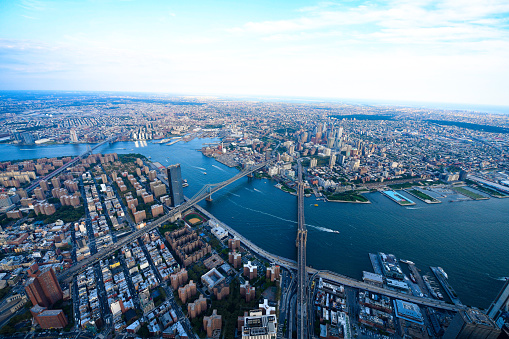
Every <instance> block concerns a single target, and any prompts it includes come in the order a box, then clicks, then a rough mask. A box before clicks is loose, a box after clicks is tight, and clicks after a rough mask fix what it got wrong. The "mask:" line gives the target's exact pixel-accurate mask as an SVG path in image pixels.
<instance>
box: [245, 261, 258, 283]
mask: <svg viewBox="0 0 509 339" xmlns="http://www.w3.org/2000/svg"><path fill="white" fill-rule="evenodd" d="M257 270H258V268H257V267H256V265H254V264H252V263H251V261H248V262H247V264H244V276H245V277H246V278H248V279H249V280H252V279H256V277H257V276H258V272H257Z"/></svg>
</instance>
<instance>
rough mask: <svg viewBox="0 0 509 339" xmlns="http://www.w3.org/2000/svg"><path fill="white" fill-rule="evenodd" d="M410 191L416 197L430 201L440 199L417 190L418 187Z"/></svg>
mask: <svg viewBox="0 0 509 339" xmlns="http://www.w3.org/2000/svg"><path fill="white" fill-rule="evenodd" d="M408 192H409V193H411V194H413V195H415V196H416V197H418V198H421V199H422V200H429V201H434V202H438V201H439V200H437V199H435V198H433V197H430V196H429V195H427V194H426V193H424V192H421V191H419V190H416V189H413V190H409V191H408Z"/></svg>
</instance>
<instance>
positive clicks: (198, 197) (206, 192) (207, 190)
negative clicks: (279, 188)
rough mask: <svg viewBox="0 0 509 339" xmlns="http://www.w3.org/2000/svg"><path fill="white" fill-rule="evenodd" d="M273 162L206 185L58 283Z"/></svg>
mask: <svg viewBox="0 0 509 339" xmlns="http://www.w3.org/2000/svg"><path fill="white" fill-rule="evenodd" d="M271 162H272V160H269V161H266V162H263V163H260V164H257V165H253V166H251V167H249V168H248V169H245V170H243V171H241V172H239V173H238V174H237V175H235V176H234V177H232V178H230V179H228V180H226V181H223V182H220V183H217V184H213V185H205V186H204V188H202V189H201V190H200V191H199V192H198V193H196V194H195V195H194V196H193V197H192V198H191V199H189V200H187V201H186V202H185V203H183V204H182V205H180V206H178V207H175V208H173V209H172V210H171V211H170V212H169V214H166V215H164V216H162V217H161V218H159V219H157V220H155V221H153V222H151V223H149V224H148V225H147V226H145V227H143V228H141V229H139V230H136V231H134V232H133V233H131V234H130V235H128V236H126V237H125V238H122V239H120V240H119V241H117V242H116V243H113V244H111V245H109V246H108V247H107V248H105V249H103V250H101V251H100V252H97V253H95V254H93V255H91V256H90V257H88V258H86V259H84V260H82V261H80V262H78V263H77V264H76V265H75V266H73V267H71V268H69V269H67V270H66V271H64V272H63V273H61V274H59V275H58V281H60V282H62V283H70V282H71V281H72V279H73V277H75V276H76V275H78V274H80V273H82V272H84V271H85V270H86V269H87V267H89V266H90V265H93V264H94V263H96V262H98V261H99V260H101V259H104V258H106V257H108V256H110V255H112V254H113V253H114V252H115V251H117V250H119V249H120V248H122V247H123V246H125V245H126V244H129V243H132V242H133V241H135V239H137V238H139V237H140V236H142V235H143V234H145V233H147V232H150V231H151V230H153V229H155V228H157V227H159V226H161V225H163V224H164V223H166V222H168V221H169V220H170V219H171V218H173V217H174V216H176V215H178V214H180V213H182V212H183V211H185V210H187V209H188V208H190V207H192V206H193V205H195V204H196V203H198V202H200V201H202V200H203V199H205V198H207V197H209V196H210V195H211V194H213V193H215V192H217V191H219V190H220V189H222V188H223V187H225V186H227V185H229V184H231V183H232V182H234V181H236V180H238V179H240V178H243V177H245V176H246V175H248V174H250V173H252V172H254V171H257V170H259V169H260V168H262V167H264V166H266V165H267V164H268V163H271Z"/></svg>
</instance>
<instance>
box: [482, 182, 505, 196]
mask: <svg viewBox="0 0 509 339" xmlns="http://www.w3.org/2000/svg"><path fill="white" fill-rule="evenodd" d="M474 188H475V189H477V190H479V191H481V192H484V193H488V194H489V195H492V196H494V197H507V195H505V194H503V193H500V192H499V191H496V190H494V189H491V188H488V187H486V186H481V185H477V186H476V187H474Z"/></svg>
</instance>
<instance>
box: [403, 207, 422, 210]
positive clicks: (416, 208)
mask: <svg viewBox="0 0 509 339" xmlns="http://www.w3.org/2000/svg"><path fill="white" fill-rule="evenodd" d="M423 208H424V207H405V209H407V210H420V209H423Z"/></svg>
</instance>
